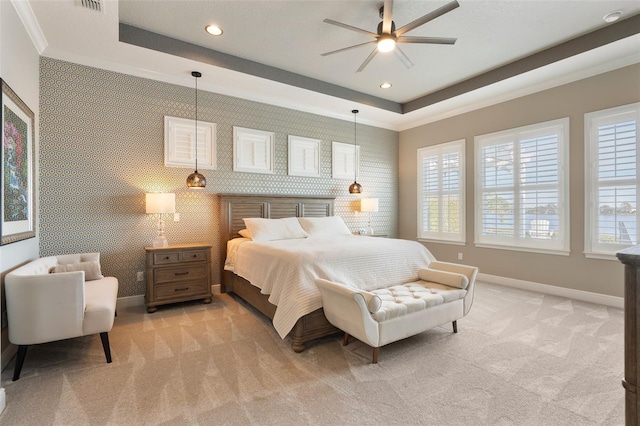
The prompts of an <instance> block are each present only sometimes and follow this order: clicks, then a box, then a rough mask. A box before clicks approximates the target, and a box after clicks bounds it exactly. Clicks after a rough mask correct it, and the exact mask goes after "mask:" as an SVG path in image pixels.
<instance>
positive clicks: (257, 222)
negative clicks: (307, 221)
mask: <svg viewBox="0 0 640 426" xmlns="http://www.w3.org/2000/svg"><path fill="white" fill-rule="evenodd" d="M242 220H244V224H245V226H246V227H247V230H248V231H249V234H250V235H251V239H252V240H253V241H273V240H288V239H293V238H306V237H308V236H309V235H307V233H306V232H304V229H302V227H301V226H300V222H298V219H297V218H295V217H285V218H283V219H262V218H247V219H242Z"/></svg>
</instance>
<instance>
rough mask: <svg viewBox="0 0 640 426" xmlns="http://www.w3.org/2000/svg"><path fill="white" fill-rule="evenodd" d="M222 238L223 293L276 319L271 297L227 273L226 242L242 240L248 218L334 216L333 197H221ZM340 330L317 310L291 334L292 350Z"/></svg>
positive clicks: (296, 325)
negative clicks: (235, 239)
mask: <svg viewBox="0 0 640 426" xmlns="http://www.w3.org/2000/svg"><path fill="white" fill-rule="evenodd" d="M219 197H220V209H221V213H222V215H221V217H222V223H221V228H222V229H221V237H220V254H221V256H220V257H221V259H220V271H221V273H220V276H221V279H222V283H221V284H222V285H221V291H222V292H233V293H235V294H236V295H238V296H239V297H241V298H242V299H243V300H245V301H246V302H247V303H249V304H250V305H251V306H253V307H254V308H256V309H257V310H259V311H260V312H262V313H263V314H265V315H266V316H268V317H269V318H270V319H273V316H274V315H275V312H276V306H275V305H273V304H272V303H270V302H269V300H268V298H269V296H268V295H265V294H262V293H260V289H259V288H258V287H256V286H254V285H253V284H251V283H250V282H249V281H247V280H245V279H244V278H242V277H239V276H238V275H236V274H234V273H233V272H230V271H225V270H224V261H225V257H226V253H227V241H229V240H230V239H232V238H237V237H239V236H240V234H238V231H239V230H241V229H243V228H244V227H245V226H244V221H243V220H242V219H243V218H245V217H261V218H270V219H280V218H284V217H325V216H333V206H334V200H335V199H334V198H333V197H306V196H287V195H282V196H280V195H237V194H220V195H219ZM338 332H340V330H338V329H337V328H335V327H334V326H332V325H331V324H330V323H329V321H327V319H326V317H325V316H324V311H323V310H322V308H320V309H317V310H315V311H313V312H311V313H309V314H307V315H305V316H303V317H302V318H300V319H299V320H298V322H296V324H295V325H294V326H293V329H291V331H290V332H289V337H290V338H291V341H292V343H291V348H292V349H293V350H294V351H295V352H302V351H304V349H305V344H306V342H308V341H309V340H313V339H317V338H319V337H324V336H329V335H331V334H334V333H338Z"/></svg>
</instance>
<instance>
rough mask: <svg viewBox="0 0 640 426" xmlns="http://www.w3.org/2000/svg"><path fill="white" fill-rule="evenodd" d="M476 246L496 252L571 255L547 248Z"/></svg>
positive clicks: (566, 251) (477, 244) (568, 252)
mask: <svg viewBox="0 0 640 426" xmlns="http://www.w3.org/2000/svg"><path fill="white" fill-rule="evenodd" d="M475 246H476V247H479V248H490V249H496V250H511V251H523V252H528V253H540V254H551V255H554V256H569V255H570V254H571V251H570V250H558V249H545V248H537V247H517V246H504V245H500V244H486V243H475Z"/></svg>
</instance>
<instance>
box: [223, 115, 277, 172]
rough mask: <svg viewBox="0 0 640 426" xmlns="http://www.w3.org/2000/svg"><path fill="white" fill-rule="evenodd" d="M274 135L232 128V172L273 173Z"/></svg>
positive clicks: (242, 128)
mask: <svg viewBox="0 0 640 426" xmlns="http://www.w3.org/2000/svg"><path fill="white" fill-rule="evenodd" d="M274 141H275V133H273V132H265V131H264V130H256V129H245V128H244V127H236V126H233V171H234V172H249V173H268V174H273V173H274V166H273V145H274Z"/></svg>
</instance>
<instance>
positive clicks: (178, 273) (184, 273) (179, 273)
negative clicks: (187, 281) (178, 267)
mask: <svg viewBox="0 0 640 426" xmlns="http://www.w3.org/2000/svg"><path fill="white" fill-rule="evenodd" d="M188 273H189V271H186V272H176V273H175V275H187V274H188Z"/></svg>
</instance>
